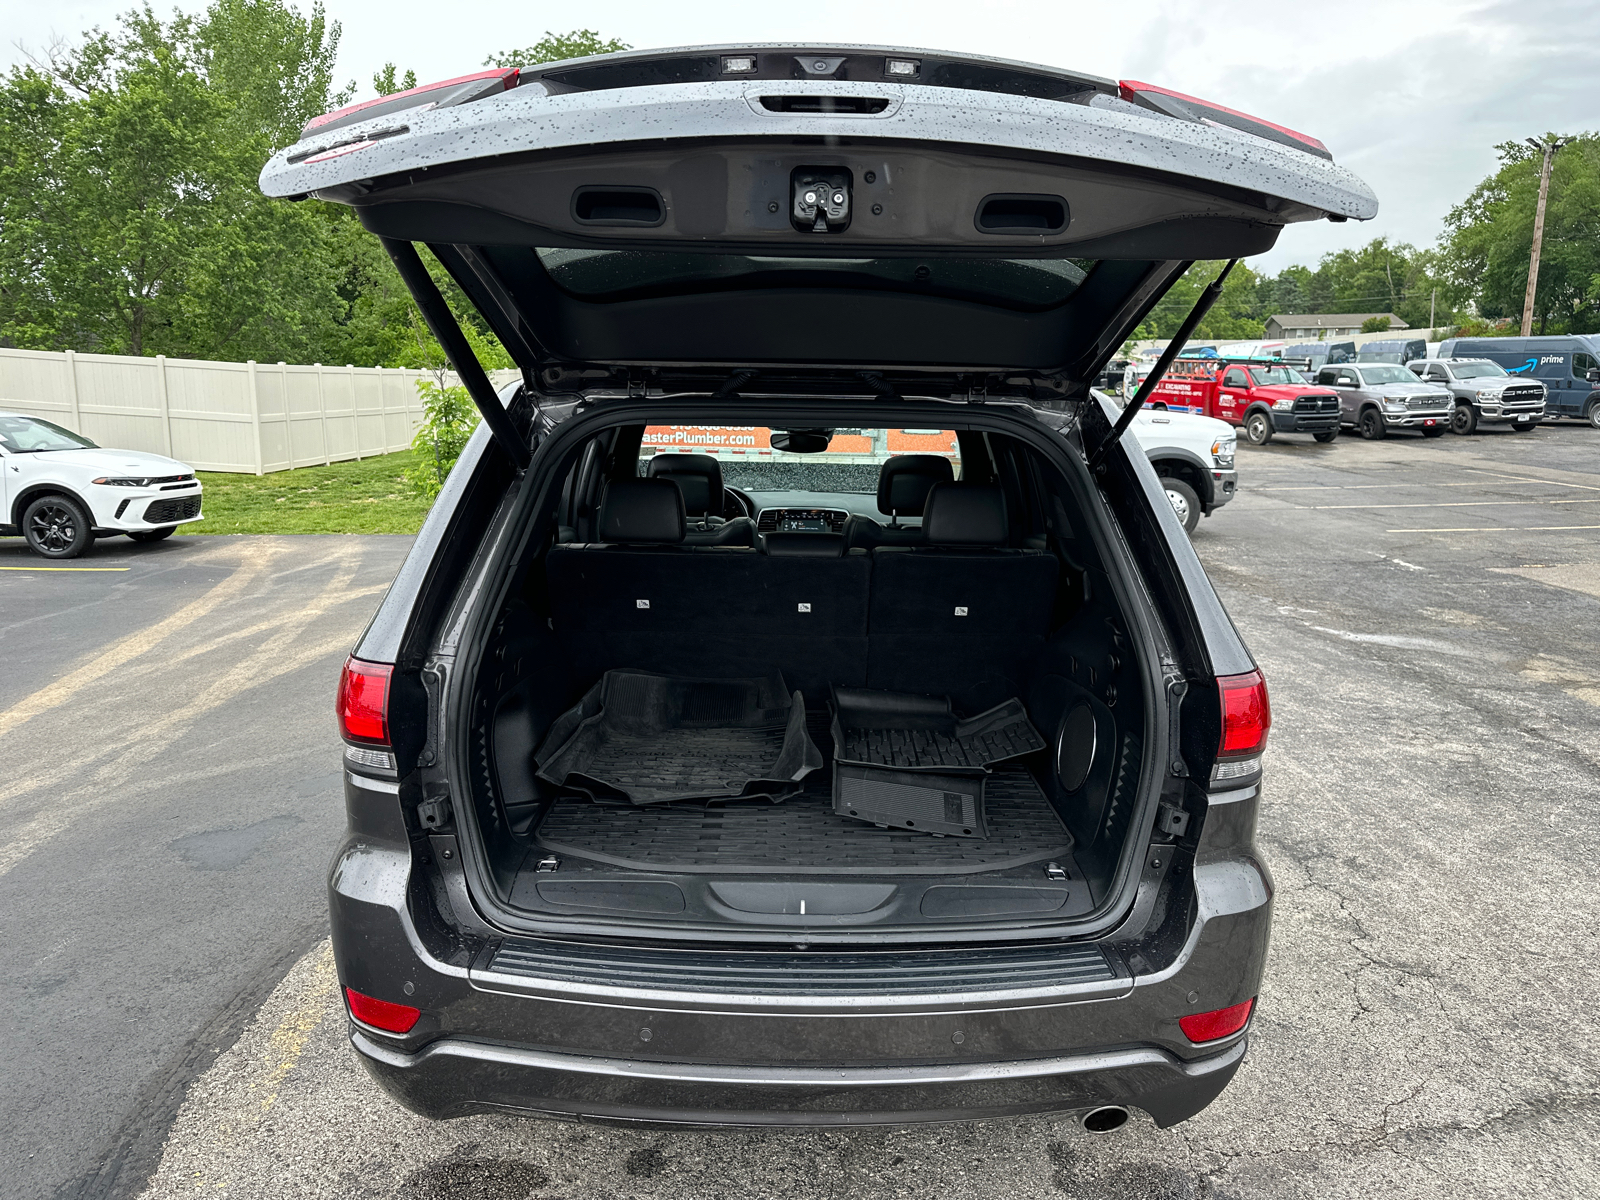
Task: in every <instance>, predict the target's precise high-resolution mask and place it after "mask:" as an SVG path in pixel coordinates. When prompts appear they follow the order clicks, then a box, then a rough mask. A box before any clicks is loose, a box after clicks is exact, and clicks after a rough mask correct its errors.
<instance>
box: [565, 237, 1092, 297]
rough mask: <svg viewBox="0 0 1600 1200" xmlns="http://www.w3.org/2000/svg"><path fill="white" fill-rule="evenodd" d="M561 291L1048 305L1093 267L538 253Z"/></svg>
mask: <svg viewBox="0 0 1600 1200" xmlns="http://www.w3.org/2000/svg"><path fill="white" fill-rule="evenodd" d="M536 253H537V254H538V256H539V261H540V263H542V264H543V265H544V268H545V270H546V271H548V272H549V273H550V277H551V278H552V279H553V280H554V281H555V282H556V284H557V285H558V286H560V287H561V288H562V289H564V290H565V291H568V292H570V293H572V294H573V295H575V296H582V297H584V298H586V299H600V298H607V299H617V298H622V297H625V296H631V295H648V294H652V293H655V294H664V293H665V294H671V293H683V292H698V291H713V290H720V289H726V288H776V287H811V288H859V287H867V288H875V289H878V290H890V291H915V292H922V293H926V294H928V295H936V296H950V297H955V298H959V299H968V300H977V301H980V302H983V303H988V304H998V305H1004V306H1006V307H1013V308H1049V307H1052V306H1054V305H1057V304H1060V303H1061V302H1062V301H1064V300H1066V299H1067V298H1068V297H1069V296H1071V295H1072V293H1073V292H1075V291H1077V289H1078V285H1079V284H1081V283H1082V282H1083V280H1084V277H1085V276H1086V275H1088V273H1089V270H1090V268H1091V267H1093V266H1094V262H1093V260H1090V259H1066V258H1030V259H1005V258H928V259H919V258H776V257H773V258H768V257H758V256H755V255H749V254H696V253H686V252H673V251H661V250H568V249H555V250H551V249H540V250H538V251H536Z"/></svg>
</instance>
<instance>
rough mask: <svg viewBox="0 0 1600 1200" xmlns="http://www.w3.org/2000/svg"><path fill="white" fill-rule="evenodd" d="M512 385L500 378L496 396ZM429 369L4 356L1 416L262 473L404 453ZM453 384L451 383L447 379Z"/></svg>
mask: <svg viewBox="0 0 1600 1200" xmlns="http://www.w3.org/2000/svg"><path fill="white" fill-rule="evenodd" d="M516 377H517V372H515V371H496V372H492V373H491V374H490V379H491V380H492V381H493V382H494V384H495V386H496V387H499V386H501V385H503V384H504V383H506V382H507V381H509V380H511V379H514V378H516ZM431 378H433V376H432V375H431V374H430V373H429V372H427V371H409V370H399V369H392V368H390V369H386V368H384V367H326V366H321V365H316V366H309V367H305V366H294V365H286V364H284V363H257V362H243V363H230V362H200V361H195V360H191V359H178V358H164V357H161V356H157V357H155V358H138V357H133V356H129V355H121V354H75V353H73V352H72V351H71V350H68V351H65V352H58V351H47V350H6V349H0V412H15V413H23V414H25V415H27V416H30V417H41V418H43V419H44V420H46V421H53V422H55V423H56V424H57V425H64V426H65V427H66V428H68V429H71V430H72V431H74V432H75V433H81V434H83V436H84V437H87V438H89V439H90V440H91V441H94V442H96V443H98V444H99V445H102V446H111V447H115V448H116V449H119V450H147V451H150V452H152V453H155V454H166V455H169V456H171V457H172V458H176V459H179V460H181V461H182V462H185V463H188V464H189V465H190V466H191V467H195V468H197V469H198V470H201V471H234V472H240V473H244V474H253V475H262V474H265V473H267V472H269V471H287V470H288V469H290V468H291V467H308V466H313V465H316V464H323V463H332V462H341V461H344V460H347V459H352V458H354V459H360V458H371V457H373V456H375V455H379V454H389V453H392V452H393V451H396V450H404V449H406V448H407V447H408V446H410V445H411V438H412V435H413V434H414V433H415V432H416V429H417V426H418V425H419V424H421V422H422V419H423V412H422V398H421V397H420V396H418V394H417V381H418V380H419V379H431ZM445 381H446V383H455V382H456V380H455V376H454V375H450V376H447V377H446V380H445Z"/></svg>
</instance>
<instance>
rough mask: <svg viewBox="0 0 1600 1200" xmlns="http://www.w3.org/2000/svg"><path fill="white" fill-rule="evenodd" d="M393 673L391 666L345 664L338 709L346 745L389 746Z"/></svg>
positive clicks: (353, 661) (356, 660) (358, 662)
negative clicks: (390, 689) (391, 678)
mask: <svg viewBox="0 0 1600 1200" xmlns="http://www.w3.org/2000/svg"><path fill="white" fill-rule="evenodd" d="M393 671H394V668H393V667H392V666H390V665H389V664H388V663H373V662H363V661H362V660H361V659H359V658H349V659H346V660H345V664H344V670H343V671H341V672H340V673H339V698H338V701H337V703H336V705H335V711H336V712H337V714H338V717H339V733H340V735H341V736H342V737H343V738H344V739H345V741H347V742H367V743H369V744H375V745H380V746H387V745H388V744H389V676H390V674H391V673H392V672H393Z"/></svg>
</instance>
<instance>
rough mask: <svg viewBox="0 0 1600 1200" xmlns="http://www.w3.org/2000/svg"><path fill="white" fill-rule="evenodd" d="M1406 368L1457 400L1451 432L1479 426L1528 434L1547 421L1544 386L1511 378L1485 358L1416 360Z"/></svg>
mask: <svg viewBox="0 0 1600 1200" xmlns="http://www.w3.org/2000/svg"><path fill="white" fill-rule="evenodd" d="M1406 366H1407V367H1408V368H1410V370H1411V372H1412V374H1414V375H1416V377H1417V378H1418V379H1420V380H1422V382H1424V383H1437V384H1441V385H1443V386H1444V387H1447V388H1449V389H1450V394H1451V395H1452V396H1454V397H1455V408H1454V410H1453V411H1452V412H1451V414H1450V429H1451V431H1452V432H1455V433H1460V434H1468V433H1471V432H1472V431H1473V430H1475V429H1476V428H1477V427H1478V426H1479V425H1509V426H1511V428H1513V429H1515V430H1516V431H1517V432H1518V433H1527V432H1528V431H1529V430H1530V429H1532V428H1533V427H1534V426H1535V425H1537V424H1538V423H1539V422H1540V421H1542V420H1543V419H1544V403H1545V390H1544V384H1542V383H1540V382H1539V381H1538V380H1537V379H1529V378H1527V377H1525V376H1516V375H1509V374H1507V373H1506V369H1505V368H1504V367H1502V366H1501V365H1500V364H1499V363H1492V362H1490V361H1489V360H1488V359H1486V358H1417V359H1413V360H1412V361H1411V362H1409V363H1407V364H1406Z"/></svg>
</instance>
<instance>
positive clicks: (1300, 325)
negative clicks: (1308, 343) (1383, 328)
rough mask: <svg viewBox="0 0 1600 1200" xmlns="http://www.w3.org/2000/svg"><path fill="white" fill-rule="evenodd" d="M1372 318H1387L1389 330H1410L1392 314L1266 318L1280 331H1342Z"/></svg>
mask: <svg viewBox="0 0 1600 1200" xmlns="http://www.w3.org/2000/svg"><path fill="white" fill-rule="evenodd" d="M1373 317H1388V318H1389V328H1390V329H1410V328H1411V326H1409V325H1407V324H1406V323H1405V322H1404V321H1402V320H1401V319H1400V318H1399V317H1397V316H1395V315H1394V314H1393V313H1386V312H1375V313H1276V314H1274V315H1272V316H1270V317H1268V318H1267V320H1269V321H1276V322H1277V323H1278V327H1279V328H1280V329H1342V328H1344V327H1345V326H1348V325H1355V326H1357V327H1359V326H1360V325H1362V324H1363V323H1364V322H1366V321H1370V320H1371V319H1372V318H1373Z"/></svg>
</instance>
